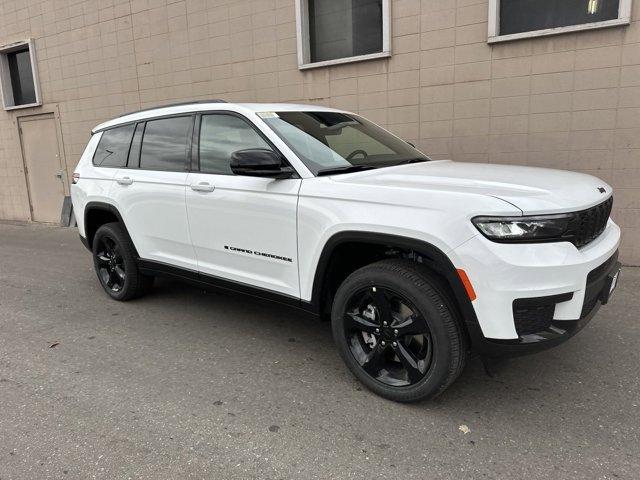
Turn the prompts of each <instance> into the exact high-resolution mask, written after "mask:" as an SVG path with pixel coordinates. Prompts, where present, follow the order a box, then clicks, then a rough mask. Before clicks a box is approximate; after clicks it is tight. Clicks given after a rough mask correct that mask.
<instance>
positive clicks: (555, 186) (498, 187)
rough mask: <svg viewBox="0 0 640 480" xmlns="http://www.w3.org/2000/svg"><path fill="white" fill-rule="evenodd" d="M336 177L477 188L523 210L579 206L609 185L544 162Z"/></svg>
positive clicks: (433, 166) (442, 164)
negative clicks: (536, 164) (532, 165)
mask: <svg viewBox="0 0 640 480" xmlns="http://www.w3.org/2000/svg"><path fill="white" fill-rule="evenodd" d="M331 178H332V179H333V180H334V181H336V182H346V183H353V184H360V185H371V186H374V185H377V186H385V187H397V188H404V189H424V190H431V191H433V190H436V191H437V190H446V191H449V192H455V191H458V192H461V193H463V192H464V193H474V194H482V195H487V196H491V197H495V198H500V199H502V200H504V201H506V202H509V203H511V204H512V205H514V206H516V207H517V208H519V209H520V210H522V212H523V214H525V215H531V214H545V213H560V212H570V211H576V210H582V209H585V208H589V207H592V206H594V205H597V204H599V203H600V202H602V201H604V200H605V199H607V198H608V197H609V196H610V195H611V192H612V188H611V187H610V186H609V185H607V184H606V183H604V182H603V181H602V180H600V179H599V178H596V177H593V176H591V175H586V174H583V173H576V172H568V171H565V170H553V169H548V168H537V167H521V166H515V165H494V164H486V163H462V162H453V161H451V160H437V161H430V162H423V163H415V164H410V165H398V166H395V167H388V168H379V169H375V170H367V171H364V172H358V173H352V174H342V175H335V176H332V177H331Z"/></svg>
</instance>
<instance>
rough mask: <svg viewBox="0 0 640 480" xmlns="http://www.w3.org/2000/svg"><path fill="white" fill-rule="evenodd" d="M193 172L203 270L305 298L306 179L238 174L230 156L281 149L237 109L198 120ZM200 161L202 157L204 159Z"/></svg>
mask: <svg viewBox="0 0 640 480" xmlns="http://www.w3.org/2000/svg"><path fill="white" fill-rule="evenodd" d="M195 137H196V138H197V139H199V142H198V145H199V146H198V148H196V149H194V156H195V157H196V158H195V159H194V170H195V171H193V172H192V173H191V174H190V175H189V178H188V180H187V188H186V198H187V212H188V215H189V228H190V231H191V237H192V240H193V246H194V249H195V253H196V256H197V258H198V269H199V270H200V272H201V273H203V274H205V275H210V276H214V277H221V278H224V279H229V280H233V281H236V282H240V283H242V284H246V285H251V286H254V287H259V288H260V289H263V290H268V291H274V292H277V293H282V294H285V295H290V296H292V297H295V298H298V297H299V293H300V290H299V284H298V253H297V237H296V211H297V206H298V191H299V190H300V182H301V180H300V179H298V178H289V179H280V180H277V179H274V178H258V177H250V176H242V175H235V174H234V173H233V172H232V171H231V168H230V166H229V164H230V159H231V154H232V153H233V152H235V151H237V150H243V149H249V148H267V149H272V150H274V149H275V147H274V146H273V145H272V144H271V143H270V142H269V141H268V140H267V139H266V138H265V137H264V136H263V135H262V134H261V133H260V132H259V130H258V129H257V128H256V127H255V126H253V125H252V124H251V123H250V122H249V121H248V120H247V119H245V118H243V117H242V116H240V115H237V114H232V113H212V114H202V115H199V116H198V119H197V120H196V133H195ZM198 159H199V161H198Z"/></svg>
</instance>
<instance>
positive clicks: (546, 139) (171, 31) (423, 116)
mask: <svg viewBox="0 0 640 480" xmlns="http://www.w3.org/2000/svg"><path fill="white" fill-rule="evenodd" d="M391 3H392V50H393V56H392V57H391V58H390V59H384V60H376V61H370V62H363V63H357V64H355V63H354V64H346V65H341V66H335V67H328V68H321V69H314V70H308V71H304V72H301V71H299V70H298V68H297V57H296V38H295V13H294V4H293V0H251V1H239V0H235V1H234V0H209V1H206V0H178V1H172V0H122V1H119V0H115V1H114V0H111V1H110V0H101V1H98V0H84V1H82V0H66V1H65V0H55V1H35V0H27V1H25V0H3V1H2V2H1V3H0V25H1V26H2V28H1V29H0V44H5V43H9V42H13V41H16V40H22V39H25V38H28V37H32V38H34V39H35V40H36V48H37V56H38V65H39V69H40V82H41V87H42V95H43V99H44V102H45V107H44V108H52V107H54V106H56V105H57V106H58V109H59V112H60V118H61V125H62V135H63V139H64V148H65V154H66V157H67V163H68V164H69V165H70V166H71V168H72V166H73V165H74V164H75V162H76V161H77V159H78V157H79V155H80V153H81V152H82V149H83V148H84V145H85V143H86V141H87V138H88V135H89V131H90V129H91V127H92V126H94V125H95V124H96V123H98V122H100V121H102V120H105V119H107V118H109V117H112V116H114V115H117V114H120V113H122V112H123V111H130V110H135V109H137V108H139V107H144V106H150V105H154V104H160V103H166V102H171V101H176V100H187V99H205V98H216V97H220V98H224V99H227V100H230V101H265V102H266V101H282V102H313V103H320V104H326V105H332V106H336V107H340V108H345V109H350V110H355V111H359V112H360V113H362V114H364V115H366V116H368V117H370V118H371V119H373V120H375V121H377V122H379V123H381V124H383V125H385V126H387V127H388V128H390V129H391V130H393V131H394V132H396V133H398V134H399V135H401V136H402V137H404V138H406V139H408V140H410V141H412V142H414V143H416V144H417V145H418V146H419V147H420V148H422V149H423V150H424V151H425V152H427V153H429V154H431V155H432V156H433V157H435V158H453V159H455V160H464V161H474V162H475V161H478V162H482V161H483V162H493V163H515V164H524V165H536V166H544V167H556V168H564V169H570V170H576V171H582V172H587V173H591V174H594V175H596V176H599V177H601V178H602V179H604V180H605V181H607V182H609V183H611V184H612V185H613V186H614V187H615V188H616V201H615V211H614V217H615V219H616V221H617V222H618V223H619V224H620V225H621V226H622V227H623V232H624V238H623V247H622V258H623V260H624V261H625V262H627V263H631V264H640V246H639V245H638V242H637V240H639V239H640V215H639V212H640V7H638V0H636V1H635V2H634V3H635V4H634V6H633V20H634V21H633V23H632V24H631V25H630V26H628V27H618V28H612V29H603V30H593V31H587V32H580V33H572V34H564V35H560V36H555V37H546V38H537V39H529V40H522V41H517V42H510V43H503V44H496V45H494V46H489V45H487V43H486V38H487V16H488V14H487V8H488V0H392V1H391ZM37 111H38V109H32V110H24V111H19V112H12V113H6V112H0V218H11V219H27V218H28V215H29V213H28V203H27V197H26V189H25V180H24V173H23V171H22V161H21V156H20V146H19V139H18V135H17V127H16V116H17V115H23V114H27V113H32V112H37Z"/></svg>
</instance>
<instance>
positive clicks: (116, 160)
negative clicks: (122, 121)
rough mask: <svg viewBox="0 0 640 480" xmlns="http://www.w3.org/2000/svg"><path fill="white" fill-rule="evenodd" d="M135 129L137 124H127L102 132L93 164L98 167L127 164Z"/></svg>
mask: <svg viewBox="0 0 640 480" xmlns="http://www.w3.org/2000/svg"><path fill="white" fill-rule="evenodd" d="M134 129H135V125H125V126H123V127H117V128H112V129H110V130H106V131H104V132H102V137H101V138H100V142H99V143H98V148H97V149H96V153H95V154H94V156H93V164H94V165H95V166H96V167H124V166H126V164H127V154H128V153H129V145H130V144H131V137H132V136H133V130H134Z"/></svg>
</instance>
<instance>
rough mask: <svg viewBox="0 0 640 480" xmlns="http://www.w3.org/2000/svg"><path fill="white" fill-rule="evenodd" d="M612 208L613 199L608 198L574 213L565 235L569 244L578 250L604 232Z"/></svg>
mask: <svg viewBox="0 0 640 480" xmlns="http://www.w3.org/2000/svg"><path fill="white" fill-rule="evenodd" d="M612 206H613V197H609V198H608V199H607V200H605V201H604V202H602V203H601V204H599V205H596V206H595V207H591V208H589V209H587V210H582V211H581V212H575V214H574V216H573V218H572V219H571V221H570V222H569V228H568V231H567V234H566V235H567V236H570V237H571V243H573V244H574V245H575V246H576V247H578V248H580V247H584V246H585V245H587V244H588V243H591V242H592V241H593V240H595V239H596V238H597V237H598V236H599V235H600V234H601V233H602V232H604V229H605V228H606V226H607V221H608V220H609V215H611V207H612Z"/></svg>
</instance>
